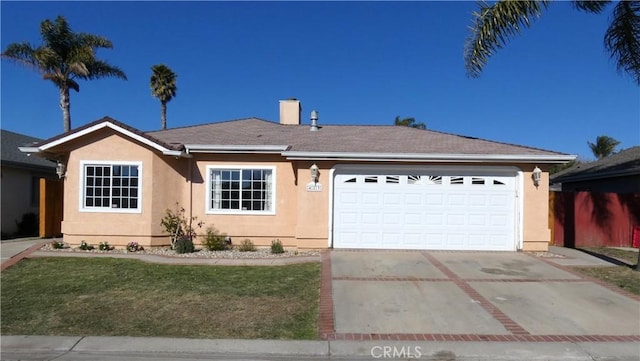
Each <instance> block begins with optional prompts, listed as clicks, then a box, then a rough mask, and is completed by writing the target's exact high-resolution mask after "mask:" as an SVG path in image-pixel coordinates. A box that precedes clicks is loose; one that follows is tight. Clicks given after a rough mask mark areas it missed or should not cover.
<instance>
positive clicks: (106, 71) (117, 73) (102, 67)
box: [83, 60, 127, 80]
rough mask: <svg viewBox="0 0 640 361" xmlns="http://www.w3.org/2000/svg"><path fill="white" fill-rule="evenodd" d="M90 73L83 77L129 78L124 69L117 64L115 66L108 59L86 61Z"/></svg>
mask: <svg viewBox="0 0 640 361" xmlns="http://www.w3.org/2000/svg"><path fill="white" fill-rule="evenodd" d="M85 65H86V67H87V69H88V71H89V75H88V76H86V77H83V79H98V78H108V77H111V78H120V79H124V80H127V75H126V74H125V73H124V71H122V69H120V68H118V67H117V66H113V65H111V64H109V63H107V62H106V61H102V60H94V61H92V62H88V63H85Z"/></svg>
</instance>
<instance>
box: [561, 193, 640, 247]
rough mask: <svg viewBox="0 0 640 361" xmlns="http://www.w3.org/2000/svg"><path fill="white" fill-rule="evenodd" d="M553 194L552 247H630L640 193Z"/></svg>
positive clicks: (638, 217) (638, 223)
mask: <svg viewBox="0 0 640 361" xmlns="http://www.w3.org/2000/svg"><path fill="white" fill-rule="evenodd" d="M552 193H553V194H552V195H551V197H550V198H551V202H550V203H551V207H550V211H551V212H552V217H550V218H551V220H552V223H553V229H552V241H551V242H552V244H554V245H556V246H565V247H597V246H603V247H632V245H633V236H634V229H636V230H637V229H638V228H639V227H640V193H623V194H618V193H597V192H552ZM636 232H637V231H636ZM636 242H637V241H636ZM636 247H637V246H636Z"/></svg>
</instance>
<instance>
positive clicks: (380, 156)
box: [282, 151, 577, 164]
mask: <svg viewBox="0 0 640 361" xmlns="http://www.w3.org/2000/svg"><path fill="white" fill-rule="evenodd" d="M282 156H283V157H286V158H287V159H289V160H348V161H366V162H375V161H386V162H457V163H463V162H464V163H469V162H478V163H480V162H496V163H513V162H526V163H533V162H535V163H540V164H544V163H549V164H556V163H566V162H570V161H572V160H574V159H576V158H577V156H576V155H527V154H525V155H522V154H520V155H513V154H421V153H349V152H300V151H290V152H287V151H285V152H282Z"/></svg>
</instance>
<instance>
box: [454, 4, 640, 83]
mask: <svg viewBox="0 0 640 361" xmlns="http://www.w3.org/2000/svg"><path fill="white" fill-rule="evenodd" d="M610 2H611V1H609V0H604V1H603V0H595V1H589V0H583V1H578V0H574V1H573V2H572V3H573V5H574V7H575V8H576V9H577V10H581V11H585V12H589V13H594V14H600V13H601V12H602V11H603V10H604V8H605V7H607V5H609V3H610ZM549 3H550V0H540V1H536V0H532V1H521V0H500V1H498V2H496V3H494V4H492V5H490V4H488V3H486V2H482V3H480V5H479V6H480V8H479V10H478V11H477V12H474V13H473V17H474V19H473V25H472V26H471V34H470V36H469V37H468V38H467V42H466V44H465V51H464V59H465V67H466V69H467V74H468V75H469V76H471V77H474V78H476V77H478V76H480V73H481V72H482V69H483V68H484V66H485V65H486V63H487V59H488V58H489V57H490V56H491V55H493V54H494V53H495V52H496V51H497V50H498V49H500V48H502V47H504V46H505V44H506V43H507V41H508V40H509V39H510V38H512V37H513V36H515V35H517V34H518V33H520V31H521V29H522V28H528V27H530V26H531V22H532V21H533V20H534V19H535V18H539V17H540V16H541V15H542V12H543V11H544V10H545V9H546V8H547V7H548V5H549ZM604 44H605V48H606V50H607V51H608V52H609V54H610V56H611V58H612V59H613V60H614V61H615V62H616V67H617V69H618V71H620V72H626V73H628V74H629V75H631V77H632V78H633V80H634V81H635V82H636V83H637V84H640V1H619V2H618V3H617V4H616V5H615V7H614V9H613V14H612V18H611V22H610V23H609V27H608V28H607V31H606V32H605V35H604Z"/></svg>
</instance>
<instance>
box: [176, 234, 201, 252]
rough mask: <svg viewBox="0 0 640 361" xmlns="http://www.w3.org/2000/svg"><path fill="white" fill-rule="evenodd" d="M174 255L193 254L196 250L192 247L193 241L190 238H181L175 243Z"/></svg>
mask: <svg viewBox="0 0 640 361" xmlns="http://www.w3.org/2000/svg"><path fill="white" fill-rule="evenodd" d="M175 250H176V253H193V252H195V250H196V248H195V247H194V246H193V240H192V239H191V238H190V237H181V238H179V239H178V240H177V241H176V243H175Z"/></svg>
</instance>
